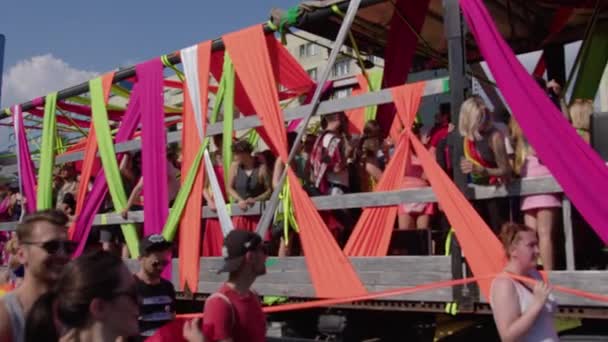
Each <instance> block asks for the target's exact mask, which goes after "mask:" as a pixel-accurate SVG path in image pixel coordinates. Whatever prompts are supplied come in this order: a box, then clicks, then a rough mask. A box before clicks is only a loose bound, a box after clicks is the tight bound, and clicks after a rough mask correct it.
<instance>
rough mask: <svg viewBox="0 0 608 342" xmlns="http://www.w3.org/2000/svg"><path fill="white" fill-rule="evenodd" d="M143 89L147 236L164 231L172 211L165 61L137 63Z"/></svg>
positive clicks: (145, 230)
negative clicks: (169, 185) (165, 119)
mask: <svg viewBox="0 0 608 342" xmlns="http://www.w3.org/2000/svg"><path fill="white" fill-rule="evenodd" d="M135 71H136V73H137V79H138V85H139V86H140V91H141V111H142V113H143V115H142V116H141V144H142V148H141V160H142V173H143V178H144V191H145V195H144V220H145V223H144V236H148V235H150V234H160V233H161V232H162V230H163V227H164V225H165V222H166V221H167V216H168V215H169V200H168V190H167V183H168V182H167V137H166V129H165V123H164V118H165V115H164V110H163V101H164V99H163V64H162V62H161V61H160V59H153V60H151V61H148V62H144V63H141V64H138V65H137V66H136V67H135Z"/></svg>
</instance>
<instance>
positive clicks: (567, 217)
mask: <svg viewBox="0 0 608 342" xmlns="http://www.w3.org/2000/svg"><path fill="white" fill-rule="evenodd" d="M562 212H563V221H564V245H565V248H566V270H568V271H574V270H575V269H576V264H575V262H574V235H573V233H572V204H571V203H570V200H569V199H568V198H567V197H566V196H564V198H563V200H562Z"/></svg>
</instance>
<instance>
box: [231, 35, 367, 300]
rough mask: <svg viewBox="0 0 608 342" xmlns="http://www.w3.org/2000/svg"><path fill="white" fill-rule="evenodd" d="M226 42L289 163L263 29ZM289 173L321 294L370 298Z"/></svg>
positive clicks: (272, 142)
mask: <svg viewBox="0 0 608 342" xmlns="http://www.w3.org/2000/svg"><path fill="white" fill-rule="evenodd" d="M223 40H224V43H225V45H226V51H227V52H229V53H230V56H231V58H232V61H233V63H234V67H235V70H236V73H237V75H238V77H239V79H240V80H241V82H242V85H243V87H244V90H245V91H246V94H247V95H248V96H249V99H250V101H251V103H252V105H253V106H254V108H255V110H256V112H257V113H258V116H259V117H260V120H261V121H262V123H263V124H264V128H265V130H266V132H267V133H268V136H269V138H270V140H268V141H267V143H268V145H269V146H271V147H272V148H273V150H274V151H277V152H278V153H277V154H278V155H279V157H280V158H281V160H282V161H283V162H286V161H287V153H288V152H287V146H288V145H287V136H286V130H285V125H284V119H283V113H282V111H281V108H280V106H279V99H278V95H277V80H276V78H275V77H276V75H275V74H274V73H273V68H272V64H271V59H270V56H269V52H268V46H267V44H264V42H265V40H266V39H265V37H264V32H263V30H262V26H261V25H256V26H253V27H250V28H247V29H244V30H242V31H239V32H234V33H231V34H228V35H225V36H223ZM287 170H288V177H289V178H288V181H289V186H290V188H291V191H292V198H293V202H294V208H296V219H297V221H298V224H299V227H300V238H301V241H302V246H303V248H304V254H305V256H306V263H307V266H308V271H309V272H310V277H311V280H312V283H313V285H314V288H315V292H316V295H317V296H318V297H330V298H332V297H343V296H349V295H359V294H364V293H366V289H365V287H364V286H363V283H362V282H361V280H360V279H359V277H358V276H357V273H356V272H355V270H354V268H353V266H352V264H351V263H350V261H349V260H348V258H346V256H345V255H344V254H343V253H342V251H341V250H340V248H339V247H338V245H337V243H336V241H335V240H334V238H333V237H332V235H331V234H330V232H329V230H328V228H327V227H326V226H325V223H324V222H323V220H322V219H321V217H320V216H319V213H318V212H317V210H316V208H315V206H314V204H313V203H312V201H311V200H310V198H309V197H308V195H307V194H306V192H305V191H304V190H303V189H302V186H301V185H300V182H299V180H298V178H297V176H296V175H295V173H294V172H293V170H291V169H290V168H289V167H288V169H287Z"/></svg>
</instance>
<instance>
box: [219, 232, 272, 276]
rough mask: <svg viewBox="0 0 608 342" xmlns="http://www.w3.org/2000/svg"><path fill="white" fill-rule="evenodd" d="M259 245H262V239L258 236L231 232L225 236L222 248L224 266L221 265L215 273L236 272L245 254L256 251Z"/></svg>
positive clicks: (249, 233)
mask: <svg viewBox="0 0 608 342" xmlns="http://www.w3.org/2000/svg"><path fill="white" fill-rule="evenodd" d="M261 245H263V242H262V238H261V237H260V236H259V235H258V234H256V233H253V232H248V231H246V230H240V229H233V230H231V231H230V233H228V235H226V238H225V239H224V247H223V248H222V255H223V256H224V265H222V267H221V268H220V269H219V270H218V271H217V273H222V272H234V271H236V270H238V269H239V267H240V266H241V263H242V262H243V257H245V254H247V252H250V251H254V250H256V249H257V248H258V247H259V246H261Z"/></svg>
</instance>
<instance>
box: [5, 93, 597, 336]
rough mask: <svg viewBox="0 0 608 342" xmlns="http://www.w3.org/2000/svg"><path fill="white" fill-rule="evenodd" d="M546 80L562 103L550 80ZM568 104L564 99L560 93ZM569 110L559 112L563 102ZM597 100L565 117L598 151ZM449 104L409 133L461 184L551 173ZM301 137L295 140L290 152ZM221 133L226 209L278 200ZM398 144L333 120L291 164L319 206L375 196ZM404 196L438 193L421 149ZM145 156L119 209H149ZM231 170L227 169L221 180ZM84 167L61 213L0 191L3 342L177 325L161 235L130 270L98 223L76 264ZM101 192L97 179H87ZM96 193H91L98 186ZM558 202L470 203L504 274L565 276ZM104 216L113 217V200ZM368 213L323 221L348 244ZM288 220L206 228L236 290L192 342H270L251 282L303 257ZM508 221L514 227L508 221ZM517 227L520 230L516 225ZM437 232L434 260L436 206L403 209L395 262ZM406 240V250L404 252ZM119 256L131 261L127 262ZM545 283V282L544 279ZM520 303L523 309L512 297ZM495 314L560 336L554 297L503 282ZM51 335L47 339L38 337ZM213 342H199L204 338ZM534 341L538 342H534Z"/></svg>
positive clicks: (175, 165) (270, 177)
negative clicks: (10, 226) (496, 248)
mask: <svg viewBox="0 0 608 342" xmlns="http://www.w3.org/2000/svg"><path fill="white" fill-rule="evenodd" d="M539 84H540V85H541V86H543V87H545V88H546V89H547V94H548V95H549V96H552V97H555V95H559V94H556V92H559V87H558V86H557V85H556V83H555V82H550V83H548V84H544V83H542V82H539ZM557 97H559V96H557ZM556 105H558V106H562V107H563V105H562V104H560V103H556ZM592 112H593V107H592V103H591V102H589V101H585V100H575V101H574V102H573V103H572V104H571V106H570V107H569V108H567V109H566V111H565V114H564V115H565V116H566V117H568V119H569V120H570V121H571V122H572V125H573V127H574V128H575V129H576V130H577V132H578V133H579V135H580V136H581V138H583V139H584V140H585V141H587V142H589V141H590V132H589V122H590V116H591V113H592ZM450 113H451V108H450V105H449V104H442V105H441V106H440V110H439V112H438V113H437V114H436V116H435V123H434V125H433V126H432V127H422V126H421V125H420V124H415V125H414V127H413V128H412V130H411V132H412V134H415V135H416V136H417V137H419V138H420V139H421V141H422V142H423V144H424V145H425V146H426V147H427V148H428V149H429V150H430V151H431V152H432V153H433V154H434V155H435V156H436V159H437V161H438V163H439V165H440V166H441V167H442V168H443V169H444V170H445V171H446V172H447V173H448V174H449V175H451V176H452V177H453V179H454V181H455V182H456V183H457V184H465V185H466V184H477V185H485V186H500V185H504V184H507V183H509V182H510V181H511V180H512V179H513V178H515V177H523V178H526V177H542V176H550V175H551V173H550V172H549V170H548V169H547V167H546V166H545V165H544V164H543V163H542V160H540V159H539V157H538V156H537V155H536V153H535V151H534V149H533V148H532V146H530V144H529V143H528V142H527V140H526V138H525V136H524V134H523V133H522V130H521V128H520V127H519V125H518V124H517V122H516V121H515V120H514V118H512V117H509V116H508V115H502V116H501V117H498V116H497V115H496V114H495V113H492V112H491V111H490V110H489V109H488V106H487V104H486V103H485V102H484V100H483V99H482V98H480V97H478V96H472V97H470V98H468V99H467V100H466V101H464V103H463V104H462V106H461V108H460V113H459V122H457V123H452V122H451V120H450ZM295 139H296V134H295V133H289V134H288V142H289V146H290V148H291V147H292V146H293V145H294V144H295ZM222 140H223V137H222V136H221V135H219V136H214V137H213V141H214V145H215V150H214V152H213V158H212V160H213V164H214V172H215V174H216V176H217V178H218V181H219V183H220V187H221V191H222V192H223V193H222V196H223V198H224V199H226V200H229V199H231V200H232V201H233V203H234V204H236V205H238V207H239V209H240V210H241V211H242V212H246V211H247V210H250V209H251V208H252V206H254V205H255V204H256V203H258V202H260V201H265V200H267V199H269V198H270V196H271V193H272V191H273V189H274V188H276V187H277V186H279V178H280V175H281V173H282V171H283V169H284V167H285V166H284V165H283V163H282V162H281V161H280V160H277V159H276V158H275V156H274V155H273V154H272V153H270V151H268V150H262V151H258V152H256V148H255V146H253V145H252V144H251V143H249V142H248V141H247V140H245V139H241V140H236V141H234V142H233V144H232V153H233V160H231V164H230V168H229V170H224V158H223V156H222V148H221V146H222ZM394 150H395V141H392V139H391V138H390V137H389V138H385V137H384V135H383V134H382V131H381V128H380V125H379V124H378V123H377V122H376V121H374V120H371V121H368V122H367V123H366V124H365V127H364V128H363V132H362V134H360V135H358V136H353V135H351V134H349V131H348V122H347V119H346V116H345V115H344V114H343V113H332V114H328V115H324V116H323V117H322V120H321V128H320V130H318V131H316V132H312V131H311V132H309V133H308V134H306V135H305V138H304V141H303V142H302V144H301V148H300V150H299V151H298V153H297V155H296V158H295V159H294V160H293V162H292V164H291V165H290V167H291V168H292V169H293V170H294V171H295V173H296V175H297V176H298V177H299V179H300V181H301V183H302V185H303V187H304V189H305V190H306V192H307V193H308V194H309V195H310V196H340V195H342V194H346V193H357V192H370V191H373V189H374V187H375V185H376V184H377V183H378V181H379V180H380V179H381V178H382V175H383V172H384V171H385V168H386V166H387V165H388V163H389V161H390V160H391V158H392V157H393V154H394ZM180 162H181V161H180V153H179V151H178V150H177V149H176V148H174V147H172V148H170V149H168V154H167V164H166V167H167V177H168V179H167V182H168V185H169V186H168V188H169V202H170V203H168V205H171V203H172V202H173V200H174V198H175V196H176V194H177V192H178V190H179V169H180ZM403 162H405V163H406V172H405V174H404V175H403V180H402V182H401V189H409V188H420V187H427V186H429V182H428V180H427V178H426V175H425V172H424V169H423V168H422V165H421V164H420V162H419V161H418V159H417V156H416V153H415V152H413V151H412V152H411V153H410V154H409V155H408V156H407V160H405V161H403ZM141 167H142V164H141V154H140V153H132V154H127V155H126V156H125V157H124V158H123V159H122V160H121V164H120V169H121V173H122V177H123V183H124V185H125V191H126V193H127V194H128V204H127V207H126V208H125V209H124V210H123V211H122V212H121V213H120V214H121V215H122V216H123V217H125V218H128V213H129V211H132V210H138V209H141V208H142V206H143V203H144V201H143V200H144V197H145V195H144V192H143V189H144V186H143V184H144V182H143V177H142V172H141ZM225 171H227V172H226V173H225ZM79 183H80V177H79V172H78V166H77V165H76V164H65V165H63V166H62V167H61V168H59V169H58V170H57V174H56V177H55V180H54V191H55V198H56V201H55V205H56V206H55V210H50V211H42V212H37V213H33V214H30V215H26V216H24V217H22V213H23V212H24V210H23V205H24V203H25V201H27V199H26V198H23V197H22V196H21V195H20V194H19V191H18V189H16V188H15V187H6V186H3V187H0V215H1V216H0V220H2V221H20V223H19V224H18V226H17V229H16V231H15V232H14V233H12V234H10V233H3V234H4V235H3V236H2V238H3V241H2V242H3V243H4V248H3V251H4V258H3V261H4V263H5V265H8V271H6V272H5V275H4V278H5V279H3V280H4V282H5V283H7V284H10V285H11V289H12V290H11V291H10V292H9V293H8V294H6V295H5V296H4V297H2V299H1V302H2V303H1V305H0V340H2V341H14V342H16V341H44V340H48V341H57V340H59V339H60V340H61V341H117V340H120V339H121V338H123V337H124V338H126V337H131V336H139V337H138V338H139V339H140V340H143V339H145V338H147V337H150V336H152V335H154V334H155V333H156V332H157V330H158V329H159V328H160V327H162V326H165V325H166V324H167V323H169V322H172V321H173V320H174V317H175V291H174V288H173V285H172V284H171V283H170V282H168V281H167V280H165V279H163V278H162V276H161V274H162V272H163V270H164V269H165V267H166V266H167V265H168V264H169V263H170V262H171V259H172V257H174V256H175V253H176V248H175V246H174V245H173V244H172V243H170V242H168V241H165V240H164V238H163V237H162V236H160V235H152V236H146V237H143V238H142V240H141V242H140V255H141V256H140V259H139V266H138V270H137V271H136V272H134V273H131V272H130V271H129V269H128V268H127V267H126V266H125V264H124V263H123V262H122V260H123V258H128V257H129V252H128V250H127V249H126V247H125V244H124V239H123V238H122V234H121V231H120V229H116V228H117V227H114V226H101V227H97V228H96V230H95V233H94V234H92V235H91V236H90V237H89V243H88V245H89V247H88V248H87V253H85V254H84V255H83V256H81V257H79V258H76V259H74V260H72V261H70V255H71V254H72V253H73V252H74V250H75V248H76V246H75V243H74V242H72V241H70V240H69V239H68V236H67V230H66V227H67V226H69V225H70V223H71V222H73V221H74V219H75V217H74V214H75V212H76V200H75V199H76V198H77V196H78V191H79V189H80V188H81V187H80V184H79ZM91 184H92V181H91ZM91 184H88V188H89V189H90V188H91V187H92V186H91ZM203 196H204V200H205V203H206V205H207V206H209V208H210V209H211V210H216V209H217V205H218V204H217V203H216V202H215V197H216V194H214V192H213V191H212V190H211V188H210V186H209V185H208V184H207V185H206V187H205V191H204V193H203ZM561 203H562V202H561V198H560V196H559V195H557V194H535V195H529V196H524V197H522V198H519V199H506V198H490V199H483V200H472V205H473V206H474V207H475V209H476V210H477V211H478V212H479V213H480V215H481V216H482V218H484V220H485V221H486V222H487V223H488V225H489V226H490V227H491V228H492V229H493V230H494V231H495V233H496V234H497V235H499V236H500V238H501V239H502V241H503V244H504V247H505V251H506V254H507V257H508V260H509V263H508V265H507V267H506V269H505V272H506V273H511V274H516V275H524V276H532V277H535V278H538V274H537V272H536V271H535V270H536V269H537V267H539V265H542V268H543V269H544V270H552V269H555V268H556V263H557V262H556V256H555V254H556V253H555V251H556V248H555V243H554V240H555V239H554V237H555V234H554V233H555V230H556V229H555V228H556V225H557V224H558V223H559V216H560V215H559V213H560V208H561ZM102 211H103V212H113V211H115V210H114V208H113V206H112V201H111V200H110V198H109V197H108V198H107V199H106V200H105V202H104V204H103V205H102ZM359 215H360V210H350V209H339V210H332V211H322V212H321V216H322V218H323V220H324V221H325V223H326V225H327V227H328V228H329V229H330V231H331V232H332V234H333V236H334V237H335V239H336V241H337V242H338V244H339V245H341V246H344V244H345V243H346V241H347V239H348V237H349V235H350V233H351V232H352V229H353V228H354V225H355V223H356V221H357V219H358V217H359ZM282 219H287V218H286V217H282V218H280V217H277V219H276V220H275V223H274V225H275V226H276V227H275V226H273V227H271V229H269V230H268V231H269V233H268V235H267V236H263V237H260V236H258V235H257V234H256V233H255V230H256V228H257V226H258V223H259V220H260V217H259V216H258V215H242V214H241V215H236V216H233V224H234V227H235V230H234V231H232V232H231V233H230V234H229V235H228V236H226V237H225V238H224V235H223V233H222V229H221V225H220V222H219V220H218V219H217V218H205V219H203V229H204V232H203V234H201V235H202V241H201V244H202V246H203V248H202V254H203V256H221V255H223V256H224V257H225V259H226V264H225V266H224V267H223V268H222V270H221V271H222V272H227V273H229V278H228V281H227V283H226V284H225V285H224V286H222V287H221V288H220V289H219V290H218V292H217V293H216V294H214V295H212V296H211V297H210V298H209V299H208V301H207V304H206V306H205V320H204V323H203V324H200V322H198V321H189V322H186V323H184V322H181V325H180V329H182V328H183V334H182V335H183V337H184V338H185V339H186V340H188V341H202V340H207V341H209V340H211V341H263V340H264V335H265V319H264V315H263V313H262V311H261V306H260V303H259V300H258V296H257V295H256V294H255V293H254V292H252V291H251V290H250V288H251V285H252V283H253V282H254V281H255V279H256V277H258V276H260V275H263V274H264V273H265V266H264V260H265V258H266V256H267V255H269V254H271V255H278V256H294V255H301V253H302V250H301V248H300V246H299V243H298V235H297V233H296V231H295V230H292V231H290V232H289V233H288V235H287V236H286V235H285V234H283V230H282V227H283V223H282V222H280V221H281V220H282ZM509 222H510V223H509ZM513 222H520V223H513ZM431 228H433V230H435V231H439V232H442V233H443V235H442V234H439V235H435V236H432V237H431V234H428V239H432V240H433V242H434V244H433V245H432V246H433V247H431V248H430V250H428V249H427V250H425V253H435V254H439V253H443V252H444V251H442V250H441V246H443V245H444V244H443V243H442V242H443V241H442V239H443V238H445V233H447V230H448V228H449V225H448V224H447V221H446V219H445V215H443V213H442V210H441V207H440V206H439V205H437V204H436V203H427V202H421V203H403V204H401V205H399V210H398V220H397V222H395V237H397V236H399V234H405V235H403V236H405V238H404V239H402V238H394V240H395V241H394V243H392V244H391V249H390V251H389V253H390V254H417V253H421V251H423V250H424V248H423V247H421V245H422V244H428V242H429V241H422V242H421V241H420V239H419V236H418V235H414V234H412V233H417V232H422V231H424V232H429V231H431ZM404 241H405V242H404ZM121 257H122V258H121ZM539 279H540V278H539ZM515 299H517V300H515ZM491 304H492V306H493V307H494V308H501V309H500V310H495V311H494V315H495V320H496V322H497V327H498V331H499V333H500V335H501V337H502V338H503V339H505V340H519V338H521V337H522V336H541V335H542V336H545V338H546V339H544V340H547V341H552V340H556V339H553V335H551V334H554V330H551V329H550V326H549V323H548V322H549V321H548V319H549V318H547V317H549V316H550V314H551V313H552V312H553V311H554V307H553V297H552V296H551V295H550V289H549V288H548V287H547V286H546V285H543V284H542V283H541V284H540V285H537V286H536V287H534V288H530V287H529V286H528V285H527V284H525V283H520V282H517V281H514V280H513V279H512V278H510V277H508V276H505V277H499V278H497V280H496V281H495V282H494V284H493V291H492V298H491ZM41 336H47V337H41ZM203 336H204V337H203ZM532 340H537V339H534V338H533V339H532Z"/></svg>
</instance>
